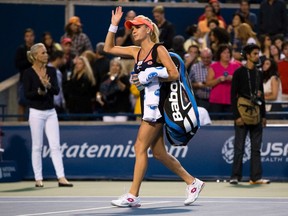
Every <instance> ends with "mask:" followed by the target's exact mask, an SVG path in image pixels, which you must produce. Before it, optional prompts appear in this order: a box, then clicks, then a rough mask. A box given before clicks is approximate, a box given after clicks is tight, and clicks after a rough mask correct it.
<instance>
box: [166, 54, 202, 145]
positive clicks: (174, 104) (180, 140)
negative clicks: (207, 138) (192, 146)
mask: <svg viewBox="0 0 288 216" xmlns="http://www.w3.org/2000/svg"><path fill="white" fill-rule="evenodd" d="M169 54H170V56H171V58H172V60H173V61H174V63H175V65H176V67H177V69H178V71H179V73H180V79H179V80H177V81H173V82H171V84H170V92H169V94H168V96H167V98H166V99H165V102H164V119H165V130H166V136H167V139H168V141H169V142H170V144H171V145H175V146H186V145H187V144H188V142H189V141H190V140H191V139H192V137H193V136H194V135H195V134H196V132H197V130H198V128H199V127H200V120H199V113H198V108H197V103H196V100H195V97H194V93H193V90H192V86H191V84H190V81H189V78H188V77H187V72H186V68H185V65H184V62H183V60H182V59H181V57H180V56H179V55H178V54H176V53H173V52H169Z"/></svg>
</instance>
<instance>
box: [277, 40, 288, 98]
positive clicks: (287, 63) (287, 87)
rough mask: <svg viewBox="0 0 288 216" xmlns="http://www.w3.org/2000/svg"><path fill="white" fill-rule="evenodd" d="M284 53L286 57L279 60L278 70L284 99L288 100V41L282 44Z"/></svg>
mask: <svg viewBox="0 0 288 216" xmlns="http://www.w3.org/2000/svg"><path fill="white" fill-rule="evenodd" d="M282 53H283V54H284V55H285V58H284V59H282V60H280V61H279V62H278V71H279V75H280V80H281V85H282V101H286V102H287V101H288V70H287V68H288V41H285V42H283V44H282Z"/></svg>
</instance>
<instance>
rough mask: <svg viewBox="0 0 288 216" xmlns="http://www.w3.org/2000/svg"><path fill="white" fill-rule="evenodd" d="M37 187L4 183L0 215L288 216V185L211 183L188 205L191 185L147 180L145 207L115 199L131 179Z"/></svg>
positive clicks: (143, 197)
mask: <svg viewBox="0 0 288 216" xmlns="http://www.w3.org/2000/svg"><path fill="white" fill-rule="evenodd" d="M44 183H45V186H44V188H35V187H34V182H33V181H23V182H16V183H0V215H1V216H12V215H13V216H16V215H23V216H24V215H26V216H28V215H30V216H32V215H33V216H34V215H50V216H52V215H53V216H54V215H55V216H60V215H61V216H66V215H74V216H84V215H85V216H92V215H95V216H98V215H112V216H113V215H166V216H170V215H171V216H174V215H175V216H176V215H177V216H178V215H197V216H208V215H222V216H226V215H227V216H228V215H229V216H230V215H233V216H235V215H236V216H238V215H241V216H243V215H244V216H250V215H251V216H252V215H253V216H258V215H261V216H263V215H264V216H265V215H271V216H272V215H273V216H278V215H281V216H282V215H283V216H284V215H285V216H287V210H288V208H287V206H288V183H279V182H277V183H273V182H272V183H271V184H269V185H249V184H248V183H247V182H243V183H240V184H239V185H236V186H234V185H230V184H229V183H226V182H220V183H216V182H206V186H205V188H204V189H203V191H202V192H201V194H200V197H199V199H198V200H197V201H196V202H195V203H193V204H192V205H191V206H184V204H183V201H184V199H185V183H183V182H178V181H172V182H171V181H144V182H143V184H142V189H141V201H142V202H141V203H142V206H141V207H139V208H136V207H133V208H118V207H114V206H111V205H110V201H111V200H112V199H115V198H117V197H118V196H120V195H122V194H123V193H126V192H127V191H128V189H129V186H130V184H131V182H127V181H74V182H72V183H73V184H74V187H73V188H59V187H58V186H57V182H56V181H46V182H44Z"/></svg>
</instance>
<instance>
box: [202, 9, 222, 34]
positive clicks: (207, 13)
mask: <svg viewBox="0 0 288 216" xmlns="http://www.w3.org/2000/svg"><path fill="white" fill-rule="evenodd" d="M204 14H205V18H204V19H201V20H200V21H198V28H199V30H200V32H201V35H202V36H204V35H205V33H207V32H209V31H210V29H209V28H208V22H209V21H210V20H212V19H215V20H218V22H219V27H221V28H225V25H224V22H223V21H222V20H220V19H218V18H217V16H216V14H215V12H214V11H213V7H212V6H211V5H206V6H205V13H204Z"/></svg>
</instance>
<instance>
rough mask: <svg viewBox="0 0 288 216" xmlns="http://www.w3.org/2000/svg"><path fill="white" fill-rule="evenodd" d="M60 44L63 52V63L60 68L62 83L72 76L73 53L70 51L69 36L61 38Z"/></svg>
mask: <svg viewBox="0 0 288 216" xmlns="http://www.w3.org/2000/svg"><path fill="white" fill-rule="evenodd" d="M61 46H62V49H63V52H64V58H65V62H66V63H65V64H64V65H63V66H62V67H61V68H60V70H61V72H62V75H63V76H62V78H63V83H65V82H66V81H67V80H69V79H70V78H71V76H72V72H73V68H74V59H75V57H76V56H75V55H74V54H73V53H72V40H71V39H70V38H68V37H67V38H63V39H62V41H61Z"/></svg>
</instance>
